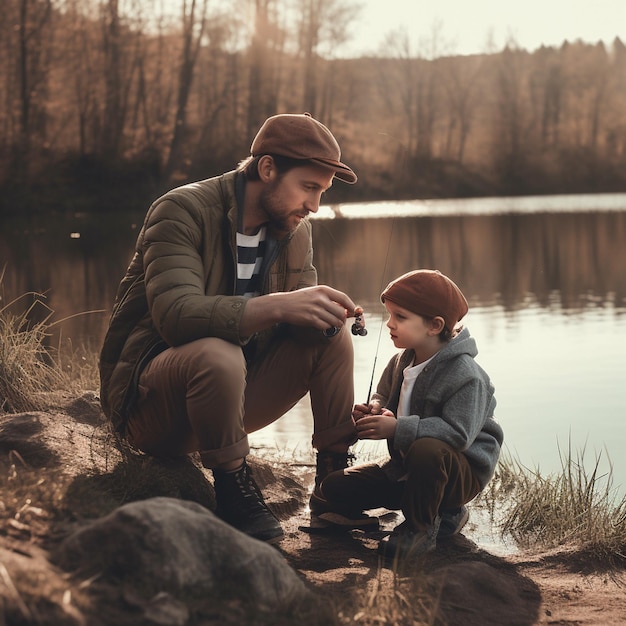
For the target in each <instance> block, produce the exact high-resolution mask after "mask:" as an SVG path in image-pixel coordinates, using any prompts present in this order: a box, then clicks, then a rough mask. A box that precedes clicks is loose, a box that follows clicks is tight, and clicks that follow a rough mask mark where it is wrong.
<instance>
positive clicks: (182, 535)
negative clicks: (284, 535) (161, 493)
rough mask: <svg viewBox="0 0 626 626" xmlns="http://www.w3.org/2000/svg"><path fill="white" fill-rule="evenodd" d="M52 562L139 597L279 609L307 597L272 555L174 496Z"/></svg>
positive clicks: (142, 505) (97, 529)
mask: <svg viewBox="0 0 626 626" xmlns="http://www.w3.org/2000/svg"><path fill="white" fill-rule="evenodd" d="M55 560H56V561H57V563H58V564H59V565H60V566H61V567H63V568H64V569H66V570H71V571H75V572H78V573H80V574H81V575H83V576H92V575H94V574H99V576H100V577H101V578H102V579H104V580H106V581H108V582H115V583H118V584H121V585H122V586H123V588H124V590H125V591H129V590H135V591H139V592H140V593H141V594H142V595H144V596H145V597H148V596H154V595H155V594H159V593H161V594H162V593H164V592H165V593H167V594H171V595H172V596H173V597H174V598H183V597H185V595H186V594H190V595H192V596H197V595H198V594H210V595H214V596H217V595H219V596H220V598H222V599H223V598H224V597H231V598H236V599H238V600H241V601H243V602H245V603H251V604H253V605H254V606H256V607H259V608H265V609H267V610H274V609H278V608H280V609H281V610H283V609H284V608H285V606H287V605H289V604H291V603H295V602H299V601H302V600H305V599H307V598H308V597H309V596H310V592H309V591H308V590H307V589H306V588H305V586H304V584H303V583H302V581H301V580H300V579H299V578H298V576H297V575H296V573H295V571H294V570H292V569H291V568H290V567H289V565H288V564H287V562H286V561H285V560H284V558H283V557H282V555H281V554H280V553H279V552H278V551H277V550H276V549H274V548H272V547H271V546H269V545H267V544H265V543H262V542H260V541H257V540H256V539H252V538H250V537H248V536H247V535H244V534H243V533H240V532H239V531H237V530H235V529H234V528H232V527H231V526H229V525H228V524H225V523H224V522H222V521H221V520H220V519H218V518H217V517H216V516H215V515H214V514H213V513H212V512H211V511H209V510H207V509H206V508H204V507H202V506H200V505H199V504H196V503H194V502H187V501H183V500H177V499H174V498H163V497H159V498H151V499H148V500H144V501H140V502H132V503H129V504H126V505H124V506H122V507H119V508H118V509H116V510H115V511H113V512H112V513H111V514H109V515H107V516H106V517H103V518H101V519H98V520H96V521H94V522H91V523H89V524H88V525H86V526H85V527H83V528H81V529H79V530H78V531H76V532H74V533H73V534H72V535H70V536H68V537H67V538H66V539H65V540H64V541H63V542H62V543H61V545H60V548H59V550H58V552H57V555H56V559H55Z"/></svg>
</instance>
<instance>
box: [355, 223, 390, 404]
mask: <svg viewBox="0 0 626 626" xmlns="http://www.w3.org/2000/svg"><path fill="white" fill-rule="evenodd" d="M394 223H395V216H394V217H392V218H391V228H390V229H389V240H388V241H387V252H386V254H385V263H384V265H383V273H382V276H381V280H380V288H379V289H378V293H379V294H380V293H381V292H382V289H383V286H384V284H385V274H386V273H387V264H388V262H389V251H390V250H391V238H392V236H393V226H394ZM383 320H384V315H381V316H380V325H379V327H378V340H377V342H376V351H375V352H374V363H373V364H372V375H371V377H370V386H369V389H368V390H367V398H366V399H365V403H366V404H369V401H370V397H371V396H372V386H373V385H374V373H375V372H376V361H377V360H378V351H379V350H380V338H381V337H382V334H383ZM363 330H365V329H363Z"/></svg>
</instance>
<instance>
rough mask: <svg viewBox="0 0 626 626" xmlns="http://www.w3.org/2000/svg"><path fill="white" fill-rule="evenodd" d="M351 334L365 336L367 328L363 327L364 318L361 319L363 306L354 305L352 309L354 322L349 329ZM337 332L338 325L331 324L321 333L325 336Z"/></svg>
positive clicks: (333, 334)
mask: <svg viewBox="0 0 626 626" xmlns="http://www.w3.org/2000/svg"><path fill="white" fill-rule="evenodd" d="M350 330H351V331H352V334H353V335H360V336H361V337H365V335H367V329H366V328H365V320H364V319H363V307H360V306H358V307H356V309H354V324H352V328H351V329H350ZM338 332H339V327H337V326H331V327H330V328H326V329H325V330H324V331H323V333H324V336H325V337H328V338H330V337H334V336H335V335H336V334H337V333H338Z"/></svg>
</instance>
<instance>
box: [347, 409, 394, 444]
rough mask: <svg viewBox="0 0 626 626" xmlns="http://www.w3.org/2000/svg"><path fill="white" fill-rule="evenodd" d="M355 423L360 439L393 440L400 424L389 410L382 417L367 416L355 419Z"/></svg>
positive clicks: (385, 410)
mask: <svg viewBox="0 0 626 626" xmlns="http://www.w3.org/2000/svg"><path fill="white" fill-rule="evenodd" d="M357 406H363V405H357ZM354 408H355V409H356V406H355V407H354ZM355 421H356V431H357V435H358V437H359V439H391V438H392V437H393V436H394V434H395V432H396V425H397V423H398V421H397V420H396V417H395V415H394V414H393V413H392V412H391V411H390V410H389V409H384V410H383V412H382V413H381V414H380V415H372V414H367V415H364V416H363V417H361V418H358V419H357V418H356V417H355Z"/></svg>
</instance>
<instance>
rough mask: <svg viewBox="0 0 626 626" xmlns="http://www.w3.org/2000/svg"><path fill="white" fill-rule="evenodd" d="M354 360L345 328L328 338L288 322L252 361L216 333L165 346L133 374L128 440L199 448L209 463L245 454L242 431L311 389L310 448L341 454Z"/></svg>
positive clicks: (165, 451)
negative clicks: (135, 396) (134, 395)
mask: <svg viewBox="0 0 626 626" xmlns="http://www.w3.org/2000/svg"><path fill="white" fill-rule="evenodd" d="M353 364H354V355H353V348H352V338H351V336H350V334H349V333H348V331H347V330H346V326H345V325H344V327H343V328H342V329H341V331H340V332H339V333H338V334H337V335H335V336H334V337H332V338H327V337H325V336H324V335H323V333H321V332H320V331H317V330H314V329H306V328H300V327H288V328H286V329H284V330H283V332H282V333H281V334H280V336H278V337H276V339H275V340H272V342H271V345H270V346H269V347H268V348H267V349H266V350H265V351H264V352H263V354H262V356H261V357H259V358H257V359H255V360H254V361H253V362H252V363H251V364H247V363H246V359H245V356H244V353H243V350H242V348H241V347H240V346H237V345H234V344H232V343H230V342H227V341H224V340H222V339H217V338H215V337H208V338H204V339H198V340H196V341H193V342H190V343H188V344H185V345H182V346H179V347H175V348H168V349H167V350H165V351H164V352H162V353H161V354H159V355H158V356H156V357H155V358H154V359H153V360H152V361H150V363H149V364H148V365H147V366H146V368H145V370H144V371H143V372H142V374H141V376H140V379H139V398H138V401H137V403H136V405H135V406H134V407H133V410H132V411H131V413H130V414H129V419H128V426H127V437H128V440H129V441H130V442H131V443H132V444H133V445H135V446H136V447H138V448H139V449H140V450H143V451H144V452H147V453H149V454H152V455H155V456H178V455H183V454H186V453H189V452H194V451H199V452H200V456H201V459H202V462H203V464H204V465H205V466H206V467H209V468H212V467H216V466H217V465H221V464H223V463H226V462H228V461H231V460H234V459H237V458H240V457H245V456H246V455H247V454H248V453H249V451H250V448H249V445H248V437H247V433H251V432H254V431H256V430H259V429H260V428H263V427H264V426H267V425H268V424H271V423H272V422H274V421H275V420H277V419H278V418H279V417H281V416H282V415H284V414H285V413H286V412H287V411H288V410H289V409H291V408H292V407H293V406H294V405H295V404H296V403H297V402H298V400H300V399H301V398H302V397H303V396H304V395H306V393H307V392H310V397H311V408H312V411H313V440H312V443H313V446H314V447H315V448H317V449H318V450H329V451H335V452H345V451H346V450H347V449H348V447H349V445H351V444H352V443H354V441H355V440H356V431H355V427H354V421H353V419H352V415H351V411H352V407H353V403H354V391H353V388H354V381H353Z"/></svg>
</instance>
